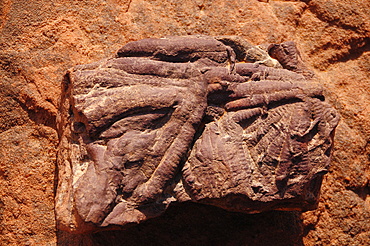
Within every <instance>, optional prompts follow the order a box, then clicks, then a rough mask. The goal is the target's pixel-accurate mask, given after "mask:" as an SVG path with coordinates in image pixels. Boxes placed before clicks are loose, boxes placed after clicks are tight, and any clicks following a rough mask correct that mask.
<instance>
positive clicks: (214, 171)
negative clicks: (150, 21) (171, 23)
mask: <svg viewBox="0 0 370 246" xmlns="http://www.w3.org/2000/svg"><path fill="white" fill-rule="evenodd" d="M235 41H237V42H238V44H240V43H243V41H241V39H238V38H235V37H230V38H227V37H223V38H220V37H218V38H217V39H214V38H211V37H208V36H188V37H167V38H162V39H154V38H153V39H143V40H140V41H136V42H131V43H128V44H127V45H125V46H124V47H123V48H121V49H120V50H119V51H118V53H117V54H118V55H117V58H110V59H106V60H102V61H100V62H95V63H92V64H88V65H80V66H76V67H75V68H74V69H73V70H71V71H70V73H69V79H70V82H69V83H70V84H68V85H66V88H65V94H63V98H65V101H64V102H62V105H64V107H63V108H61V110H62V112H61V118H60V128H59V135H60V136H61V144H60V146H59V148H60V150H59V154H58V155H59V160H58V166H59V168H58V169H59V183H58V190H57V198H56V199H57V200H56V211H57V219H58V223H59V224H60V228H61V229H64V230H69V231H74V232H80V233H81V232H85V230H89V229H90V225H91V223H92V224H94V225H97V226H102V227H105V226H109V225H126V224H128V223H134V222H135V223H139V222H141V221H143V220H147V219H149V218H152V217H156V216H158V215H160V214H162V213H163V212H164V211H165V209H166V208H167V207H168V205H169V204H170V203H171V202H175V201H178V202H184V201H189V200H190V201H194V202H201V203H205V204H211V205H215V206H219V207H222V208H224V209H226V210H229V211H237V212H246V213H256V212H262V211H268V210H273V209H277V210H303V211H305V210H309V209H313V208H315V207H316V205H317V198H318V196H319V190H320V186H321V180H322V176H323V174H325V173H326V172H327V168H328V165H329V162H330V156H331V148H332V138H333V131H334V129H335V127H336V125H337V124H338V120H339V116H338V115H337V113H336V111H335V110H334V109H332V108H331V107H330V106H329V105H327V104H326V103H325V102H324V97H323V94H322V88H321V87H320V86H319V85H318V84H317V83H314V82H313V81H308V80H306V79H305V77H304V76H302V75H299V74H297V73H294V72H290V71H289V70H284V69H282V68H269V67H266V66H264V65H260V62H261V61H262V62H265V61H266V60H271V61H272V60H273V59H271V58H269V57H268V54H267V53H266V54H265V56H261V57H259V59H258V57H257V58H256V60H255V62H254V63H249V64H248V63H241V62H245V58H244V57H245V56H237V55H236V54H240V53H241V52H240V49H239V47H240V46H238V49H233V48H232V46H228V45H225V44H224V43H227V44H233V42H235ZM250 46H251V45H249V47H248V52H251V51H253V47H250ZM274 47H275V46H274ZM276 47H279V46H278V45H276ZM287 47H293V48H290V52H285V53H284V54H280V55H277V57H278V58H279V61H280V60H281V61H282V62H283V63H282V64H283V65H285V64H289V66H287V67H288V68H290V69H291V70H297V68H299V72H302V73H303V71H304V69H305V67H304V66H303V65H302V64H301V63H302V61H301V60H298V58H299V56H298V54H297V51H296V49H295V46H294V44H293V43H289V44H288V46H287ZM249 50H250V51H249ZM254 50H255V51H256V52H259V53H258V54H261V53H260V51H259V50H258V49H254ZM277 52H278V51H277ZM277 52H275V53H277ZM275 64H278V61H275V62H271V63H270V65H271V66H275ZM292 64H298V65H294V66H293V65H292ZM207 106H208V108H207ZM194 141H195V142H194ZM189 150H190V152H189V153H188V154H187V152H188V151H189ZM187 155H188V158H187ZM184 162H185V164H184V166H183V167H182V165H183V163H184ZM80 219H81V220H82V221H81V220H80ZM83 222H85V223H83ZM86 223H90V224H86Z"/></svg>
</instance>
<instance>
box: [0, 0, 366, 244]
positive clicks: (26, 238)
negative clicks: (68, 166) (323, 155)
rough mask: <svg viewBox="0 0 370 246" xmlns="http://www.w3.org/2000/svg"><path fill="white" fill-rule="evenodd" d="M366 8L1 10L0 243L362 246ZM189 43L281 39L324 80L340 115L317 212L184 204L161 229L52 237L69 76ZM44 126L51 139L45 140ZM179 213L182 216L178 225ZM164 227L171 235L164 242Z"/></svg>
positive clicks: (259, 5) (96, 5)
mask: <svg viewBox="0 0 370 246" xmlns="http://www.w3.org/2000/svg"><path fill="white" fill-rule="evenodd" d="M369 8H370V3H369V2H368V1H347V0H330V1H323V0H311V1H255V0H250V1H221V0H215V1H208V2H205V1H198V0H196V1H170V2H169V1H140V0H137V1H136V0H132V1H119V0H108V1H103V0H93V1H53V0H52V1H37V2H36V1H33V2H30V1H12V0H5V1H1V2H0V13H1V15H0V16H1V17H0V32H1V34H0V53H1V54H0V57H1V59H0V74H1V75H0V76H1V81H0V83H1V90H0V95H1V96H0V98H1V100H0V105H1V109H0V115H1V117H0V129H1V130H0V131H1V133H0V142H1V144H2V146H4V148H2V149H1V151H0V152H1V156H5V158H2V159H1V161H0V182H1V188H0V191H1V198H0V199H1V202H0V215H1V216H0V231H1V233H0V242H1V244H4V245H56V244H57V245H99V244H101V242H104V240H105V242H107V241H108V242H112V243H115V244H116V245H119V243H121V242H125V243H126V245H138V244H150V243H151V242H153V243H157V244H161V243H162V242H174V243H176V242H179V244H181V242H184V241H186V242H188V241H189V244H193V245H197V242H202V243H203V244H207V243H208V244H212V245H217V243H218V244H219V245H227V244H230V245H233V244H234V245H248V243H249V242H256V243H254V245H269V244H270V245H271V242H274V244H275V245H300V244H303V243H304V244H305V245H330V244H333V245H366V244H367V243H368V239H369V234H370V233H369V231H370V224H369V223H368V221H369V219H370V197H369V182H368V181H369V178H370V170H369V167H370V165H369V162H370V160H369V153H370V149H369V136H370V121H369V116H368V115H369V111H370V108H369V104H368V103H367V102H368V101H369V100H370V93H369V91H370V88H369V85H370V81H369V71H370V69H369V66H368V64H370V62H369V61H370V47H369V36H370V34H369V33H370V21H369V18H370V17H369V15H368V9H369ZM187 34H206V35H211V36H220V35H238V36H241V37H243V38H245V39H246V40H248V41H249V42H250V43H252V44H263V43H282V42H284V41H288V40H294V41H295V43H297V44H298V46H299V50H300V51H301V55H302V58H303V60H305V61H306V65H307V66H308V67H309V68H313V69H314V70H315V73H316V74H317V75H318V76H319V77H320V80H321V81H323V85H324V86H325V87H326V88H327V91H328V92H329V93H328V94H327V95H326V98H328V99H329V100H330V102H331V104H332V105H334V106H335V108H336V109H337V110H338V112H339V113H340V114H341V118H342V120H341V122H340V123H339V125H338V128H337V130H336V136H335V138H336V139H335V143H336V144H335V148H334V155H333V162H332V166H331V168H330V170H329V173H328V174H327V175H326V176H325V178H324V180H323V189H322V190H323V194H322V196H321V199H320V202H319V205H318V206H319V208H318V209H317V210H315V211H312V212H306V213H303V214H302V217H301V219H302V223H301V222H300V220H299V218H298V215H297V214H290V213H291V212H284V214H283V216H281V215H282V214H281V213H283V212H272V213H267V214H264V213H262V214H258V215H249V216H248V215H239V214H237V215H235V214H234V213H228V212H225V211H223V210H217V209H212V208H211V207H210V208H207V209H206V208H205V209H200V208H199V207H197V206H202V205H192V206H189V207H186V208H185V207H184V206H183V207H182V208H181V209H182V210H181V209H179V210H176V209H177V207H174V208H173V210H172V209H171V210H169V211H168V213H165V214H164V215H163V216H162V217H159V218H158V219H162V218H163V220H161V221H159V222H158V220H156V219H153V220H149V221H148V223H146V224H143V225H142V226H140V227H138V228H135V227H134V228H132V229H129V231H128V232H127V233H125V232H116V233H111V232H101V233H98V234H95V235H94V236H89V235H85V236H71V235H69V234H65V233H62V232H56V229H55V228H56V227H55V219H54V214H53V212H54V208H53V206H52V204H53V190H54V186H53V184H54V172H55V169H54V167H55V166H56V160H55V156H56V151H57V150H56V145H57V144H56V142H55V141H56V124H55V122H56V112H57V111H58V109H59V108H60V105H58V101H59V100H60V99H59V97H60V95H61V91H62V90H61V84H62V81H63V77H64V75H65V71H66V70H67V69H69V68H71V67H73V66H75V65H77V64H86V63H90V62H93V61H98V60H100V59H103V58H105V57H110V56H112V54H115V53H116V52H117V51H118V49H119V48H120V47H121V46H122V45H123V44H125V43H127V42H129V41H132V40H139V39H142V38H149V37H163V36H166V35H187ZM40 129H45V130H46V132H49V133H50V134H49V133H48V134H46V135H45V134H44V133H42V134H41V133H40ZM13 140H14V141H13ZM19 146H21V147H19ZM37 146H43V147H42V148H38V147H37ZM35 179H37V181H36V180H35ZM11 184H13V186H10V185H11ZM13 187H14V189H13ZM16 206H17V208H19V209H18V210H16V209H14V207H16ZM17 211H18V212H17ZM179 211H184V213H185V214H183V215H182V216H179V218H178V219H177V216H176V215H177V214H178V213H179ZM196 211H201V212H199V213H197V212H196ZM190 215H194V216H193V217H192V216H190ZM234 216H235V217H234ZM220 218H223V220H220ZM236 218H239V219H238V220H236ZM217 221H218V222H220V224H218V223H216V222H217ZM221 224H222V225H221ZM170 225H171V226H170ZM174 225H175V226H174ZM224 225H226V226H224ZM252 225H253V226H252ZM161 226H163V227H165V229H163V230H162V229H160V228H161ZM168 228H173V230H172V231H170V233H167V232H168ZM282 228H283V229H285V230H282ZM285 231H289V234H288V235H287V234H286V233H285ZM129 233H131V234H129ZM188 235H189V236H188ZM190 238H191V240H190ZM195 238H196V239H195ZM135 240H136V241H135ZM176 240H178V241H176ZM187 240H188V241H187ZM196 240H197V241H196ZM269 240H270V241H269Z"/></svg>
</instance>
